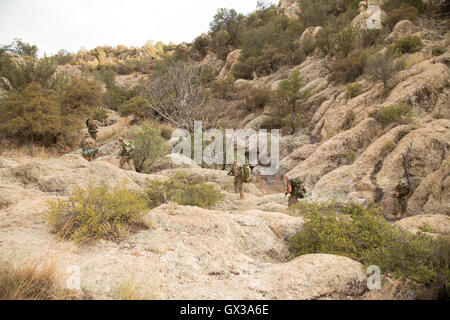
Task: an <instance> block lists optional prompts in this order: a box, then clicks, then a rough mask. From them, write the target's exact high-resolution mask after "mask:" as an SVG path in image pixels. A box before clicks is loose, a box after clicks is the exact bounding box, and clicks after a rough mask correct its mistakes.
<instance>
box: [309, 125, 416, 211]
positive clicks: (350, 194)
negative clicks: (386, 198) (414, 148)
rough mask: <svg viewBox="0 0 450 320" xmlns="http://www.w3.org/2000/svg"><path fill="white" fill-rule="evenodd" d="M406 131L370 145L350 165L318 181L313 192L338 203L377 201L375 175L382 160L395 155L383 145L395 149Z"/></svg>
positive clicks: (391, 133) (402, 129)
mask: <svg viewBox="0 0 450 320" xmlns="http://www.w3.org/2000/svg"><path fill="white" fill-rule="evenodd" d="M410 131H411V128H409V126H406V125H405V126H398V127H396V128H394V129H392V130H390V131H389V132H388V133H386V134H384V135H383V136H381V137H380V138H378V139H376V140H375V141H374V142H373V143H371V144H370V146H369V147H367V149H366V150H365V151H364V152H363V153H362V154H361V155H360V156H359V157H358V158H357V159H356V161H355V162H354V163H353V164H350V165H343V166H341V167H339V168H337V169H336V170H333V171H331V172H330V173H328V174H326V175H324V176H323V177H321V178H320V180H319V181H318V182H317V184H316V185H315V188H314V192H316V193H318V194H320V195H321V196H322V197H325V198H332V199H336V200H338V201H342V202H354V203H360V202H363V201H367V200H375V201H377V200H378V201H379V200H381V196H382V195H383V190H382V189H380V188H379V186H378V185H377V181H376V173H377V170H379V169H380V166H381V165H382V163H383V160H384V158H385V157H386V156H387V155H389V153H390V152H394V151H395V150H394V149H392V150H391V149H389V148H386V145H388V143H390V144H391V145H392V146H395V145H396V144H397V143H398V142H399V141H400V140H401V139H402V138H403V137H404V136H405V135H406V134H407V133H409V132H410Z"/></svg>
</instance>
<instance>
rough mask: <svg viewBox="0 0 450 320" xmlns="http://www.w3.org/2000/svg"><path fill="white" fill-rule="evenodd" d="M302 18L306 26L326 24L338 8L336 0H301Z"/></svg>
mask: <svg viewBox="0 0 450 320" xmlns="http://www.w3.org/2000/svg"><path fill="white" fill-rule="evenodd" d="M299 3H300V8H301V14H300V20H301V21H302V22H303V24H304V26H305V28H307V27H310V26H324V25H325V24H326V23H327V22H328V21H329V19H332V16H333V13H334V12H335V9H336V1H331V0H300V1H299Z"/></svg>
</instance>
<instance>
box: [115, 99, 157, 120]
mask: <svg viewBox="0 0 450 320" xmlns="http://www.w3.org/2000/svg"><path fill="white" fill-rule="evenodd" d="M149 110H150V104H149V102H148V100H147V99H145V98H143V97H140V96H137V97H133V98H131V99H130V100H127V101H125V102H124V103H122V104H121V105H120V107H119V108H118V110H117V111H119V114H120V115H121V116H122V117H126V116H129V115H134V116H135V117H136V118H138V119H144V118H146V117H148V114H149Z"/></svg>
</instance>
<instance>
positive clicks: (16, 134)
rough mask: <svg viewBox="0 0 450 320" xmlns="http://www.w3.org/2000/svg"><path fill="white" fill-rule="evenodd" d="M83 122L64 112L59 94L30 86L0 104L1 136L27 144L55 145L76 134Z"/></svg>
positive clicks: (12, 94)
mask: <svg viewBox="0 0 450 320" xmlns="http://www.w3.org/2000/svg"><path fill="white" fill-rule="evenodd" d="M80 125H81V121H80V120H79V119H78V118H76V117H74V116H73V115H71V114H67V113H65V112H64V111H63V110H62V108H61V106H60V104H59V101H58V97H57V96H56V93H55V92H54V91H52V90H48V89H44V88H42V87H41V86H40V85H39V84H37V83H31V84H28V85H27V86H26V88H25V89H23V90H21V91H17V92H12V93H10V94H9V95H8V96H7V97H6V98H5V99H4V100H3V101H2V102H1V103H0V135H3V136H5V137H11V138H18V139H21V140H23V141H27V142H42V143H44V144H46V145H51V144H54V143H55V142H56V140H57V138H58V137H60V136H62V137H65V136H67V135H69V134H70V133H71V132H74V131H76V130H77V129H78V128H79V127H80Z"/></svg>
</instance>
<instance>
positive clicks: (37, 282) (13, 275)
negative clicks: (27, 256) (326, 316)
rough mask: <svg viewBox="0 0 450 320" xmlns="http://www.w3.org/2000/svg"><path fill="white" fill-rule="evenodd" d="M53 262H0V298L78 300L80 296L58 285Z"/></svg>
mask: <svg viewBox="0 0 450 320" xmlns="http://www.w3.org/2000/svg"><path fill="white" fill-rule="evenodd" d="M57 279H58V277H57V275H56V272H55V265H54V263H47V264H45V265H43V266H39V265H38V264H37V263H33V264H26V265H22V266H20V267H18V266H15V265H13V264H11V263H8V262H1V263H0V299H1V300H78V299H81V298H82V297H81V296H80V295H79V294H78V293H77V292H74V291H71V290H68V289H65V288H62V287H61V286H60V285H59V282H58V280H57ZM84 298H85V297H84Z"/></svg>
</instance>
